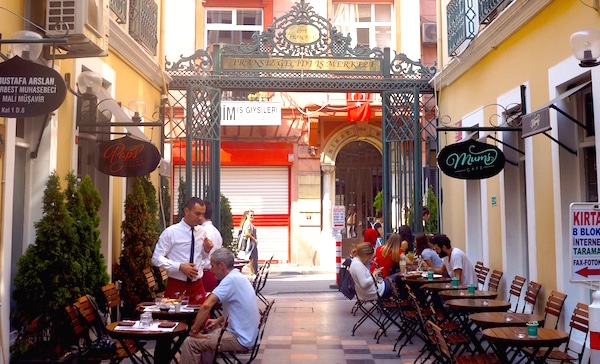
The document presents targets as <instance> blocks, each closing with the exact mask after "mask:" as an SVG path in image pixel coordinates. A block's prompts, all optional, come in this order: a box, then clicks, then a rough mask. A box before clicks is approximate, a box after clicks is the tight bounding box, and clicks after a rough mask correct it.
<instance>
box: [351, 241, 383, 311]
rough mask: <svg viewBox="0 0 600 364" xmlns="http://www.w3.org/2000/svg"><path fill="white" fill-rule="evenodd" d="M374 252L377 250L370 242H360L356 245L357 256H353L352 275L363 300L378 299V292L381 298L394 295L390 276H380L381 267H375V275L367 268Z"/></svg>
mask: <svg viewBox="0 0 600 364" xmlns="http://www.w3.org/2000/svg"><path fill="white" fill-rule="evenodd" d="M374 253H375V250H374V249H373V246H372V245H371V244H370V243H364V242H363V243H360V244H358V245H357V246H356V256H355V257H354V258H352V264H350V275H351V276H352V279H353V280H354V288H355V290H356V295H357V296H358V299H360V300H363V301H369V300H376V299H377V294H379V297H380V298H389V297H391V295H392V286H391V285H392V283H391V282H390V279H389V278H387V279H384V278H383V277H381V276H380V273H381V267H379V268H375V269H374V271H373V275H371V272H370V271H369V268H367V264H368V263H369V262H370V261H371V259H372V258H373V254H374ZM373 277H375V280H374V279H373Z"/></svg>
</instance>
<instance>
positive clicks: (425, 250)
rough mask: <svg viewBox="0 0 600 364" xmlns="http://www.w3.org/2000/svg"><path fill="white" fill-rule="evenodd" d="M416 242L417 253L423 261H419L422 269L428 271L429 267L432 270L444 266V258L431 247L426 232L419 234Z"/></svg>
mask: <svg viewBox="0 0 600 364" xmlns="http://www.w3.org/2000/svg"><path fill="white" fill-rule="evenodd" d="M415 243H416V245H417V247H416V251H415V254H416V256H420V257H421V261H420V262H419V264H420V266H421V269H423V270H425V271H426V270H428V269H429V268H431V269H432V270H435V269H440V268H442V265H444V263H443V262H442V258H440V256H439V255H438V254H437V253H436V252H435V250H433V249H432V248H431V243H430V242H429V238H428V237H427V235H426V234H424V233H419V234H417V236H416V237H415Z"/></svg>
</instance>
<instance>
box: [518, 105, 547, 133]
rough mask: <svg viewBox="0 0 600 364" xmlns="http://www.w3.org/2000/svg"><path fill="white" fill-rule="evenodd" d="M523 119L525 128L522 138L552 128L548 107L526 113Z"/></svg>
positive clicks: (522, 124)
mask: <svg viewBox="0 0 600 364" xmlns="http://www.w3.org/2000/svg"><path fill="white" fill-rule="evenodd" d="M521 120H522V123H521V126H522V128H523V129H522V131H521V138H527V137H529V136H532V135H535V134H539V133H543V132H545V131H547V130H550V110H549V108H548V107H544V108H542V109H540V110H538V111H534V112H532V113H529V114H527V115H524V116H523V118H522V119H521Z"/></svg>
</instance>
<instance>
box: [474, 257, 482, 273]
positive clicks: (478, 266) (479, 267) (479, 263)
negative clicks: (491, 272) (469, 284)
mask: <svg viewBox="0 0 600 364" xmlns="http://www.w3.org/2000/svg"><path fill="white" fill-rule="evenodd" d="M481 267H483V262H482V261H481V260H478V261H477V262H476V263H475V267H474V268H475V274H476V275H477V277H479V274H480V272H481Z"/></svg>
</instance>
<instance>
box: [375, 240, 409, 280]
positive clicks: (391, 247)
mask: <svg viewBox="0 0 600 364" xmlns="http://www.w3.org/2000/svg"><path fill="white" fill-rule="evenodd" d="M401 245H402V237H401V236H400V235H399V234H397V233H393V234H392V235H390V237H389V238H388V240H387V241H386V242H385V244H384V245H382V246H380V247H378V248H377V249H376V250H375V257H374V261H373V264H371V267H370V269H371V272H373V271H374V270H375V268H376V267H381V275H382V277H383V278H386V277H389V276H390V275H391V274H392V268H393V267H398V263H399V262H400V259H406V256H405V255H404V250H402V248H401Z"/></svg>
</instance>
